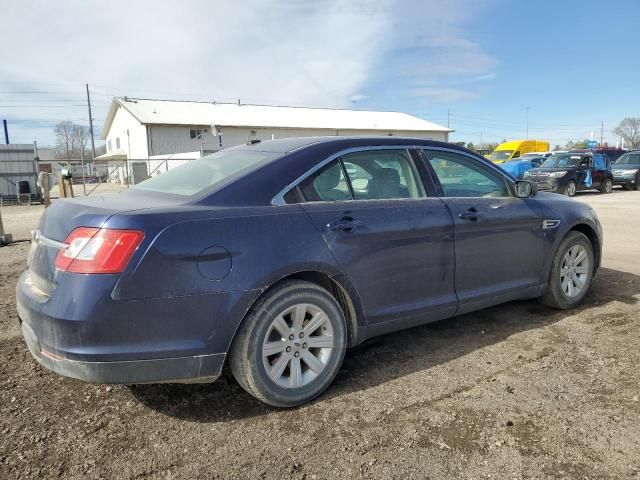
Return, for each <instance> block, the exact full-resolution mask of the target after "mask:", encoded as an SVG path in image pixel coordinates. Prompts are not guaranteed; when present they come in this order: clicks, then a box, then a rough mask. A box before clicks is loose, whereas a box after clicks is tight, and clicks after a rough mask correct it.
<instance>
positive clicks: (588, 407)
mask: <svg viewBox="0 0 640 480" xmlns="http://www.w3.org/2000/svg"><path fill="white" fill-rule="evenodd" d="M579 201H586V202H589V203H591V204H592V205H594V207H595V208H596V210H598V212H599V214H600V217H601V220H602V222H603V224H604V226H605V235H606V243H605V255H604V266H603V269H602V270H601V271H600V273H599V274H598V276H597V277H596V279H595V282H594V285H593V289H592V291H591V293H590V294H589V296H588V297H587V299H586V302H585V304H584V306H583V307H581V308H580V309H578V310H575V311H570V312H558V311H554V310H551V309H548V308H546V307H543V306H542V305H540V304H538V303H537V302H535V301H526V302H513V303H510V304H507V305H504V306H500V307H494V308H491V309H488V310H484V311H481V312H477V313H474V314H470V315H465V316H462V317H458V318H456V319H453V320H448V321H443V322H440V323H437V324H431V325H427V326H424V327H419V328H415V329H412V330H408V331H404V332H400V333H396V334H392V335H387V336H384V337H380V338H377V339H375V340H372V341H370V342H368V343H366V344H365V345H362V346H360V347H357V348H355V349H352V350H351V351H349V352H348V354H347V357H346V359H345V363H344V366H343V369H342V371H341V373H340V374H339V375H338V378H337V379H336V382H335V384H334V385H333V386H332V387H331V388H330V389H329V390H328V392H327V393H326V394H325V395H323V396H322V397H321V398H320V399H318V400H317V401H315V402H313V403H312V404H310V405H305V406H303V407H300V408H295V409H291V410H276V409H271V408H268V407H265V406H264V405H262V404H260V403H258V402H257V401H255V400H254V399H253V398H252V397H250V396H249V395H248V394H246V393H244V392H243V391H242V390H241V389H240V387H238V386H237V385H236V384H235V382H234V381H233V380H232V379H231V378H230V377H229V376H228V375H227V376H225V377H223V378H222V379H221V380H219V381H218V382H216V383H214V384H211V385H146V386H136V387H126V386H113V387H109V386H104V385H90V384H85V383H81V382H79V381H74V380H70V379H65V378H62V377H59V376H57V375H55V374H53V373H50V372H48V371H46V370H44V369H43V368H41V367H40V366H38V365H37V363H36V362H35V360H33V359H32V358H31V356H30V354H29V353H28V351H27V349H26V347H25V345H24V343H23V341H22V338H21V336H20V332H19V327H18V323H17V316H16V313H15V299H14V288H15V283H16V279H17V276H18V275H19V273H20V271H22V270H23V268H24V266H25V258H26V255H27V251H28V247H29V245H28V244H27V243H22V244H15V245H12V246H9V247H4V248H0V356H1V357H2V362H1V363H0V432H1V435H0V478H3V479H4V478H7V479H8V478H12V479H13V478H189V479H191V478H203V479H211V478H225V479H226V478H257V479H261V478H268V479H277V478H296V479H325V478H326V479H328V478H407V479H408V478H419V479H424V478H433V479H447V478H500V479H502V478H509V479H512V478H580V479H582V478H591V479H593V478H630V477H634V476H637V477H638V478H640V401H639V398H638V396H639V395H640V386H639V385H640V370H639V369H638V365H639V364H640V353H639V352H640V348H639V347H640V315H639V313H640V308H639V304H638V300H640V251H639V250H638V246H639V245H640V243H639V242H638V241H637V239H638V237H639V236H640V224H639V223H638V212H639V206H640V192H616V193H614V194H612V195H607V196H604V195H581V196H580V197H579ZM13 208H15V210H13V209H12V208H5V209H3V210H2V214H3V218H4V219H5V227H6V229H7V230H8V231H11V229H14V231H13V232H12V233H14V236H16V237H20V236H21V235H22V233H23V232H25V234H26V233H27V232H28V231H29V230H30V229H31V228H34V226H35V222H36V220H37V217H38V215H39V213H40V211H39V210H38V207H31V208H27V207H13ZM15 232H19V233H20V235H16V233H15Z"/></svg>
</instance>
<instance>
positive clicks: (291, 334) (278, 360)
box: [262, 303, 335, 388]
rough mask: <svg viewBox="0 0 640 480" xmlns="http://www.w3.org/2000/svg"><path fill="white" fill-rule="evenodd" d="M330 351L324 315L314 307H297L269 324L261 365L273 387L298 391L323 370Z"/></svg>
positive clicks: (329, 329)
mask: <svg viewBox="0 0 640 480" xmlns="http://www.w3.org/2000/svg"><path fill="white" fill-rule="evenodd" d="M334 347H335V341H334V335H333V327H332V326H331V322H330V321H329V317H328V316H327V314H326V313H325V312H324V311H323V310H322V309H320V308H319V307H317V306H315V305H312V304H306V303H300V304H296V305H293V306H291V307H289V308H287V309H286V310H284V311H283V312H280V313H279V314H278V315H276V316H275V317H274V319H273V320H272V322H271V324H270V325H269V327H268V328H267V333H266V335H265V338H264V341H263V342H262V362H263V365H264V368H265V370H266V372H267V375H268V376H269V378H270V379H271V380H272V381H273V382H274V383H276V384H277V385H279V386H281V387H284V388H300V387H304V386H306V385H308V384H309V383H311V382H312V381H313V380H314V379H315V378H317V377H318V376H319V375H320V374H321V373H322V372H323V371H324V370H325V368H326V367H327V365H328V363H329V360H330V359H331V356H332V355H333V352H334Z"/></svg>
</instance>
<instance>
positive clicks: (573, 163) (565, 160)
mask: <svg viewBox="0 0 640 480" xmlns="http://www.w3.org/2000/svg"><path fill="white" fill-rule="evenodd" d="M581 159H582V155H553V156H551V157H549V158H548V159H547V160H546V161H545V162H544V163H543V164H542V165H541V167H542V168H554V167H577V166H579V165H580V160H581Z"/></svg>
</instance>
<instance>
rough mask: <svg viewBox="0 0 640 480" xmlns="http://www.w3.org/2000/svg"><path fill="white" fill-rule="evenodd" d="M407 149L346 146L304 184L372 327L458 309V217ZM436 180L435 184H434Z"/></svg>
mask: <svg viewBox="0 0 640 480" xmlns="http://www.w3.org/2000/svg"><path fill="white" fill-rule="evenodd" d="M420 168H422V169H423V170H422V175H421V173H420V172H419V170H418V168H417V166H416V163H415V161H414V158H413V157H412V155H411V153H410V152H409V151H408V150H406V149H397V148H396V149H383V148H381V149H374V150H365V151H356V152H351V153H346V154H344V155H342V156H341V157H339V158H336V159H334V160H333V161H331V162H330V163H329V164H328V165H326V166H325V167H324V168H323V169H321V170H320V171H318V172H317V173H315V174H313V175H311V176H309V177H308V178H307V179H305V180H304V181H303V182H302V183H301V184H300V186H299V189H300V192H301V194H302V196H303V198H304V203H302V206H303V208H304V209H305V210H306V211H307V212H308V213H309V215H310V216H311V219H312V220H313V223H314V224H315V226H316V228H317V229H318V230H319V231H320V232H321V234H322V236H323V238H324V240H325V242H326V244H327V246H328V248H329V250H330V251H331V253H332V254H333V255H334V257H335V258H336V260H337V262H338V263H339V264H340V265H341V267H342V268H343V270H344V271H345V272H346V274H347V275H348V276H349V278H350V279H351V282H352V283H353V284H354V286H355V287H356V289H357V291H358V294H359V296H360V299H361V301H362V304H363V307H364V309H365V312H366V316H367V321H368V328H369V332H370V333H371V334H376V333H384V332H386V331H391V330H395V329H399V328H404V327H407V326H411V325H415V324H418V323H424V322H426V321H430V320H437V319H440V318H445V317H447V316H451V315H453V314H454V313H455V310H456V306H457V297H456V295H455V291H454V284H453V281H454V280H453V274H454V250H453V224H452V219H451V214H450V213H449V210H448V209H447V207H446V206H445V205H444V204H443V203H442V201H441V200H440V199H438V198H435V197H428V196H427V195H426V190H425V186H424V184H423V182H422V177H423V176H426V169H425V167H424V165H422V166H421V167H420ZM432 188H433V187H432Z"/></svg>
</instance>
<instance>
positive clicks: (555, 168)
mask: <svg viewBox="0 0 640 480" xmlns="http://www.w3.org/2000/svg"><path fill="white" fill-rule="evenodd" d="M523 178H525V179H529V180H532V181H534V182H536V184H537V186H538V190H544V191H549V192H556V193H562V194H564V195H567V196H568V197H573V196H574V195H575V194H576V192H579V191H582V190H593V189H597V190H600V192H601V193H611V190H612V189H613V174H612V173H611V169H610V164H609V161H608V159H607V157H606V156H605V155H602V154H599V153H596V154H592V153H590V152H588V153H585V152H569V153H562V154H558V155H553V156H551V157H549V158H548V159H547V160H546V161H545V162H544V163H543V164H542V165H541V166H540V167H539V168H533V169H531V170H529V171H527V172H525V174H524V177H523Z"/></svg>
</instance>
